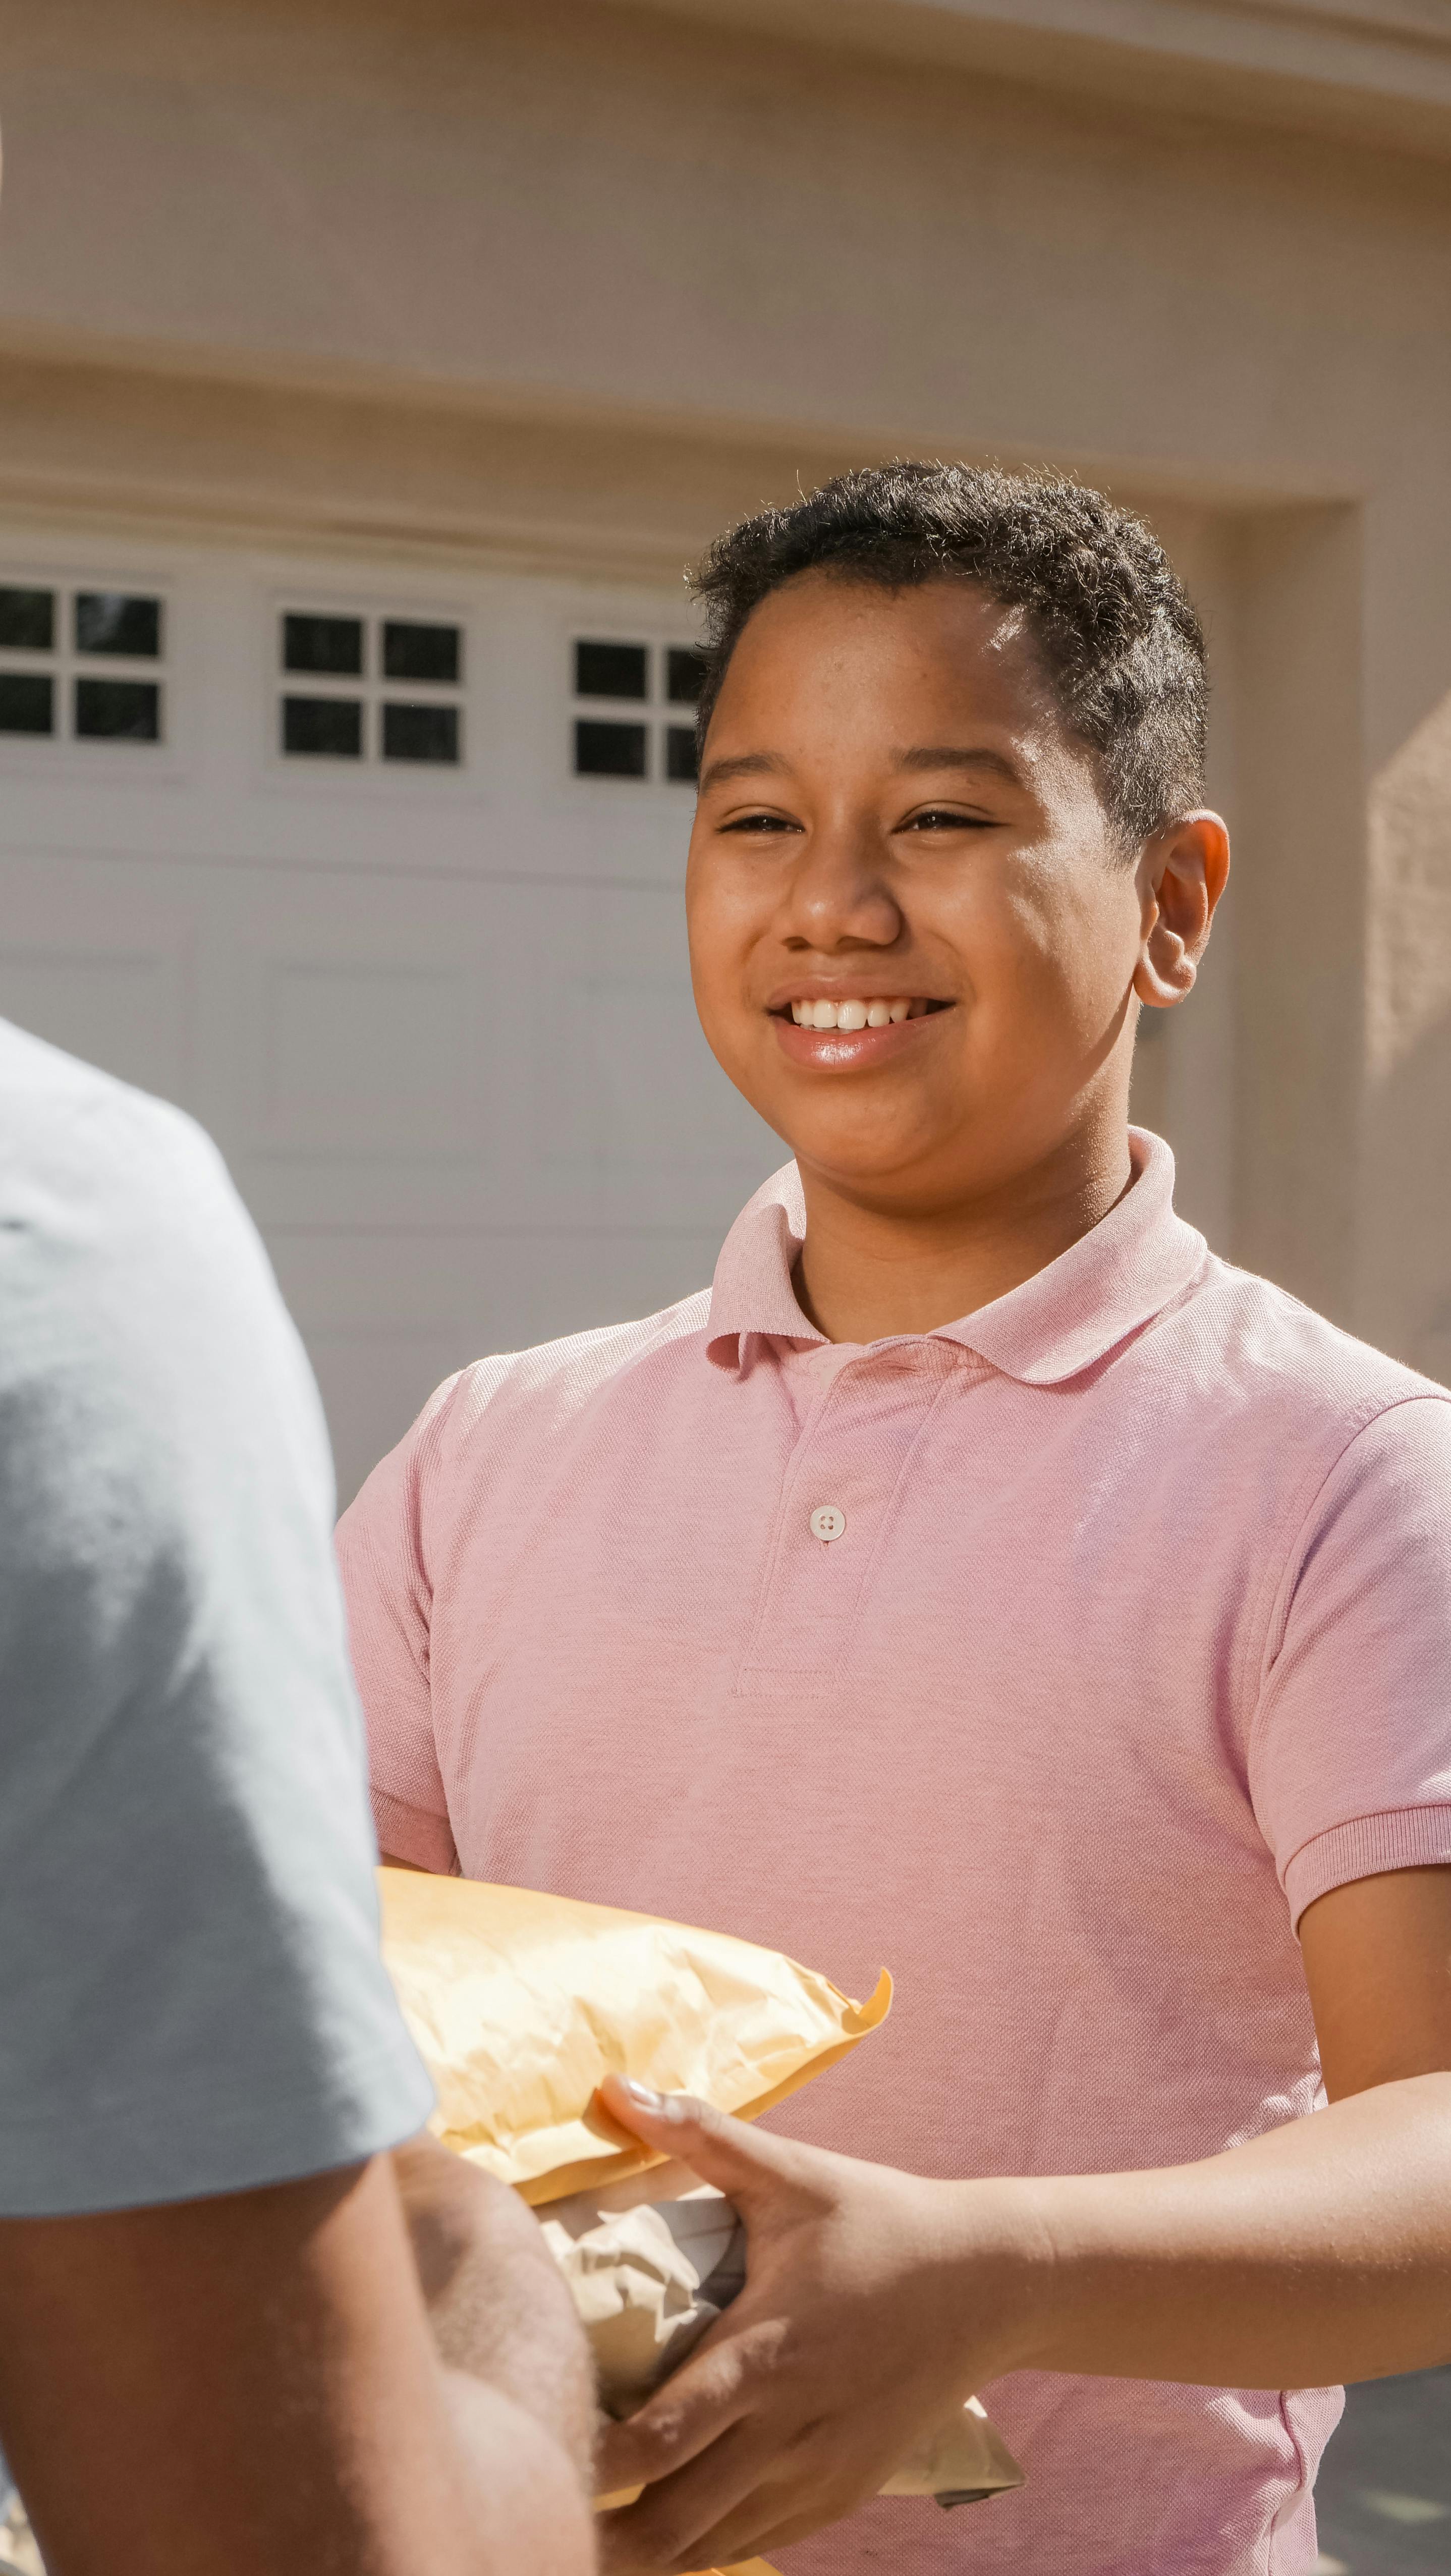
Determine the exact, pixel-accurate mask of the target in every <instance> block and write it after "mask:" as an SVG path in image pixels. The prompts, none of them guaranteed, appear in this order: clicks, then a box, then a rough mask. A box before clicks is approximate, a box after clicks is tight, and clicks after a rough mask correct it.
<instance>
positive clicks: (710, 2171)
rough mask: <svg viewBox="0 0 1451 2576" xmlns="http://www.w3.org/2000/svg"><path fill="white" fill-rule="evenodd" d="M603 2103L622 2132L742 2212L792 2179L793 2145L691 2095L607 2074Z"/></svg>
mask: <svg viewBox="0 0 1451 2576" xmlns="http://www.w3.org/2000/svg"><path fill="white" fill-rule="evenodd" d="M600 2100H601V2102H602V2103H603V2104H604V2107H605V2109H606V2110H607V2111H608V2113H609V2115H610V2117H611V2119H612V2120H618V2121H619V2123H620V2126H621V2127H622V2128H625V2129H631V2130H633V2131H634V2133H635V2135H636V2137H639V2138H643V2139H644V2141H645V2143H646V2145H647V2146H650V2147H658V2148H660V2149H661V2150H662V2152H663V2153H664V2154H666V2155H668V2156H675V2157H678V2158H679V2160H680V2162H681V2163H682V2164H685V2165H689V2167H690V2170H691V2172H692V2173H697V2174H699V2176H700V2178H701V2181H702V2182H709V2183H714V2185H715V2187H716V2189H717V2191H723V2192H724V2193H725V2195H726V2197H727V2199H728V2200H733V2201H734V2202H735V2203H736V2205H737V2207H738V2208H740V2209H742V2210H745V2209H747V2208H748V2207H749V2205H750V2202H751V2199H752V2197H753V2196H754V2195H755V2194H757V2193H758V2192H759V2191H760V2190H761V2188H762V2187H763V2185H767V2184H769V2183H771V2182H784V2181H788V2180H790V2179H791V2178H792V2166H793V2161H794V2159H793V2154H792V2149H791V2146H790V2143H789V2141H788V2140H786V2139H784V2138H773V2137H771V2136H770V2134H769V2133H768V2132H765V2131H762V2130H760V2129H752V2128H749V2127H748V2126H747V2124H746V2122H745V2121H744V2120H732V2119H730V2118H729V2117H728V2116H727V2114H726V2113H725V2112H724V2111H716V2110H713V2109H712V2107H711V2105H710V2104H709V2103H708V2102H697V2101H696V2100H695V2099H694V2097H693V2096H692V2095H691V2094H689V2093H653V2092H651V2090H650V2088H649V2086H648V2085H645V2084H636V2083H635V2082H634V2081H633V2080H632V2079H631V2078H630V2077H629V2076H625V2075H607V2076H606V2077H605V2079H604V2082H603V2083H602V2084H601V2086H600Z"/></svg>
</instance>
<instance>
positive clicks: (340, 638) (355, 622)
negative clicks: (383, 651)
mask: <svg viewBox="0 0 1451 2576" xmlns="http://www.w3.org/2000/svg"><path fill="white" fill-rule="evenodd" d="M282 666H283V669H284V670H287V671H318V672H324V671H326V672H330V673H336V674H337V675H338V676H339V677H340V678H343V679H349V680H353V679H360V678H361V677H362V670H363V621H362V619H361V617H307V616H299V615H297V614H295V613H294V612H293V611H291V610H289V611H288V614H287V615H286V616H285V617H284V618H283V620H282ZM299 703H300V704H301V703H304V702H303V701H299Z"/></svg>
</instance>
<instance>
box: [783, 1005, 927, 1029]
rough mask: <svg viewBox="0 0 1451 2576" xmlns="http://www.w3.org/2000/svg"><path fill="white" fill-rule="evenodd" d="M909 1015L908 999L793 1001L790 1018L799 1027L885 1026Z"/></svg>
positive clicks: (878, 1027) (910, 1006)
mask: <svg viewBox="0 0 1451 2576" xmlns="http://www.w3.org/2000/svg"><path fill="white" fill-rule="evenodd" d="M911 1016H912V1005H911V1003H910V1002H793V1003H792V1005H791V1017H792V1019H793V1020H794V1021H795V1022H796V1025H797V1027H798V1028H799V1029H848V1030H851V1029H884V1028H885V1027H886V1026H887V1024H888V1022H889V1021H897V1020H907V1019H910V1018H911Z"/></svg>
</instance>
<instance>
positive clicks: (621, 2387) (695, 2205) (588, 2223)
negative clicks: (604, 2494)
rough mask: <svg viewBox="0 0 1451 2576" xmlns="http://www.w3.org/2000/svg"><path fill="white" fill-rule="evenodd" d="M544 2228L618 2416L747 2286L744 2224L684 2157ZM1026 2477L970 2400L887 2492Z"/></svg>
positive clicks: (945, 2495) (966, 2494) (988, 2489)
mask: <svg viewBox="0 0 1451 2576" xmlns="http://www.w3.org/2000/svg"><path fill="white" fill-rule="evenodd" d="M543 2229H544V2239H545V2243H546V2244H547V2245H548V2247H549V2249H550V2251H551V2253H552V2254H553V2256H554V2259H555V2261H556V2262H557V2263H558V2265H559V2268H560V2270H561V2271H562V2272H563V2274H564V2276H565V2279H566V2280H567V2281H568V2283H569V2285H570V2289H571V2290H572V2292H573V2294H574V2303H575V2306H576V2308H577V2309H578V2311H579V2315H580V2318H581V2321H582V2322H583V2325H584V2328H585V2331H586V2333H587V2335H588V2336H589V2342H590V2350H591V2353H592V2355H593V2358H594V2364H595V2372H596V2377H597V2380H598V2384H599V2394H600V2403H601V2405H602V2406H603V2407H604V2409H605V2411H606V2413H607V2414H610V2415H614V2416H616V2417H617V2418H618V2417H623V2416H626V2415H630V2414H632V2413H633V2412H634V2410H635V2408H636V2407H637V2406H641V2405H643V2404H644V2402H645V2399H646V2398H647V2397H648V2396H649V2395H650V2393H651V2391H652V2390H653V2389H656V2388H658V2387H659V2385H660V2383H661V2381H662V2380H665V2379H668V2378H669V2377H670V2375H671V2373H672V2372H673V2371H676V2370H678V2369H679V2368H680V2365H681V2363H682V2362H683V2361H684V2360H685V2359H686V2357H687V2355H688V2354H689V2353H690V2352H691V2351H692V2350H693V2349H694V2347H695V2345H696V2344H697V2343H699V2341H700V2339H701V2337H702V2335H704V2334H705V2333H706V2332H707V2331H708V2329H709V2328H710V2327H711V2326H712V2325H713V2324H714V2322H715V2320H716V2318H717V2317H718V2316H719V2315H720V2314H721V2313H722V2311H723V2310H724V2309H725V2308H727V2307H728V2306H729V2305H730V2302H731V2300H732V2299H734V2298H735V2297H736V2296H737V2295H738V2294H739V2292H740V2291H741V2290H742V2289H743V2288H744V2287H745V2279H746V2231H745V2228H744V2227H743V2225H742V2224H741V2221H740V2219H739V2218H738V2217H737V2215H736V2212H735V2210H734V2209H733V2208H732V2206H731V2203H730V2202H729V2201H728V2200H727V2199H725V2198H724V2196H723V2195H722V2194H721V2193H720V2192H718V2191H716V2190H714V2189H713V2188H712V2187H711V2185H710V2184H708V2183H698V2182H697V2181H696V2180H695V2178H694V2176H693V2175H692V2174H691V2173H689V2172H688V2171H687V2169H686V2167H685V2166H683V2165H677V2164H670V2165H665V2166H662V2167H660V2168H659V2169H657V2170H656V2171H655V2172H653V2173H650V2174H645V2175H643V2176H639V2177H637V2178H636V2179H634V2180H632V2181H629V2182H624V2183H617V2184H615V2185H614V2186H613V2188H608V2187H607V2188H605V2189H602V2190H597V2191H588V2192H580V2193H577V2194H575V2195H574V2196H573V2197H572V2198H571V2199H568V2200H562V2201H556V2202H554V2203H553V2205H552V2206H551V2208H550V2210H549V2213H548V2215H547V2217H546V2218H545V2219H544V2220H543ZM1022 2484H1023V2473H1022V2470H1021V2469H1020V2468H1019V2467H1018V2464H1017V2462H1016V2460H1015V2459H1014V2458H1013V2455H1012V2453H1011V2452H1010V2451H1009V2449H1008V2447H1007V2445H1006V2443H1005V2442H1004V2441H1003V2440H1002V2438H1001V2436H1000V2435H999V2434H998V2433H997V2432H996V2430H995V2429H994V2427H993V2426H992V2424H990V2423H989V2421H988V2418H987V2416H986V2414H985V2413H984V2411H983V2409H982V2407H981V2406H980V2405H979V2404H978V2401H977V2399H976V2398H975V2397H974V2398H970V2399H969V2400H968V2402H967V2405H966V2406H964V2407H955V2408H954V2409H953V2412H952V2414H951V2416H950V2417H949V2418H948V2419H947V2421H946V2422H945V2423H944V2424H942V2425H940V2426H938V2427H936V2428H935V2429H934V2430H933V2432H932V2433H931V2434H929V2435H927V2436H925V2437H924V2438H923V2439H922V2440H921V2441H920V2442H919V2443H917V2445H916V2446H915V2448H914V2449H913V2451H912V2453H911V2455H910V2457H909V2458H908V2459H906V2460H904V2461H903V2463H902V2465H901V2467H900V2468H899V2469H898V2470H896V2471H895V2473H894V2474H893V2476H891V2477H890V2478H889V2479H888V2480H887V2483H886V2485H885V2486H884V2487H883V2488H882V2494H883V2495H891V2496H933V2497H935V2498H936V2499H937V2501H938V2502H939V2503H940V2504H966V2503H969V2502H973V2503H976V2502H979V2501H981V2500H982V2499H983V2498H985V2497H987V2496H991V2495H1001V2494H1002V2493H1004V2492H1005V2491H1006V2490H1007V2489H1009V2488H1012V2487H1020V2486H1021V2485H1022ZM612 2501H618V2499H612Z"/></svg>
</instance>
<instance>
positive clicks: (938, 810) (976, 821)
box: [898, 805, 992, 832]
mask: <svg viewBox="0 0 1451 2576" xmlns="http://www.w3.org/2000/svg"><path fill="white" fill-rule="evenodd" d="M898 828H899V830H901V831H903V832H986V831H990V830H991V828H992V817H991V816H990V815H988V814H961V813H959V812H958V811H957V809H956V807H955V806H950V805H929V806H927V807H926V808H925V810H924V811H923V812H922V813H920V814H909V815H908V816H907V819H906V821H905V823H902V824H900V825H899V827H898Z"/></svg>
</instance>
